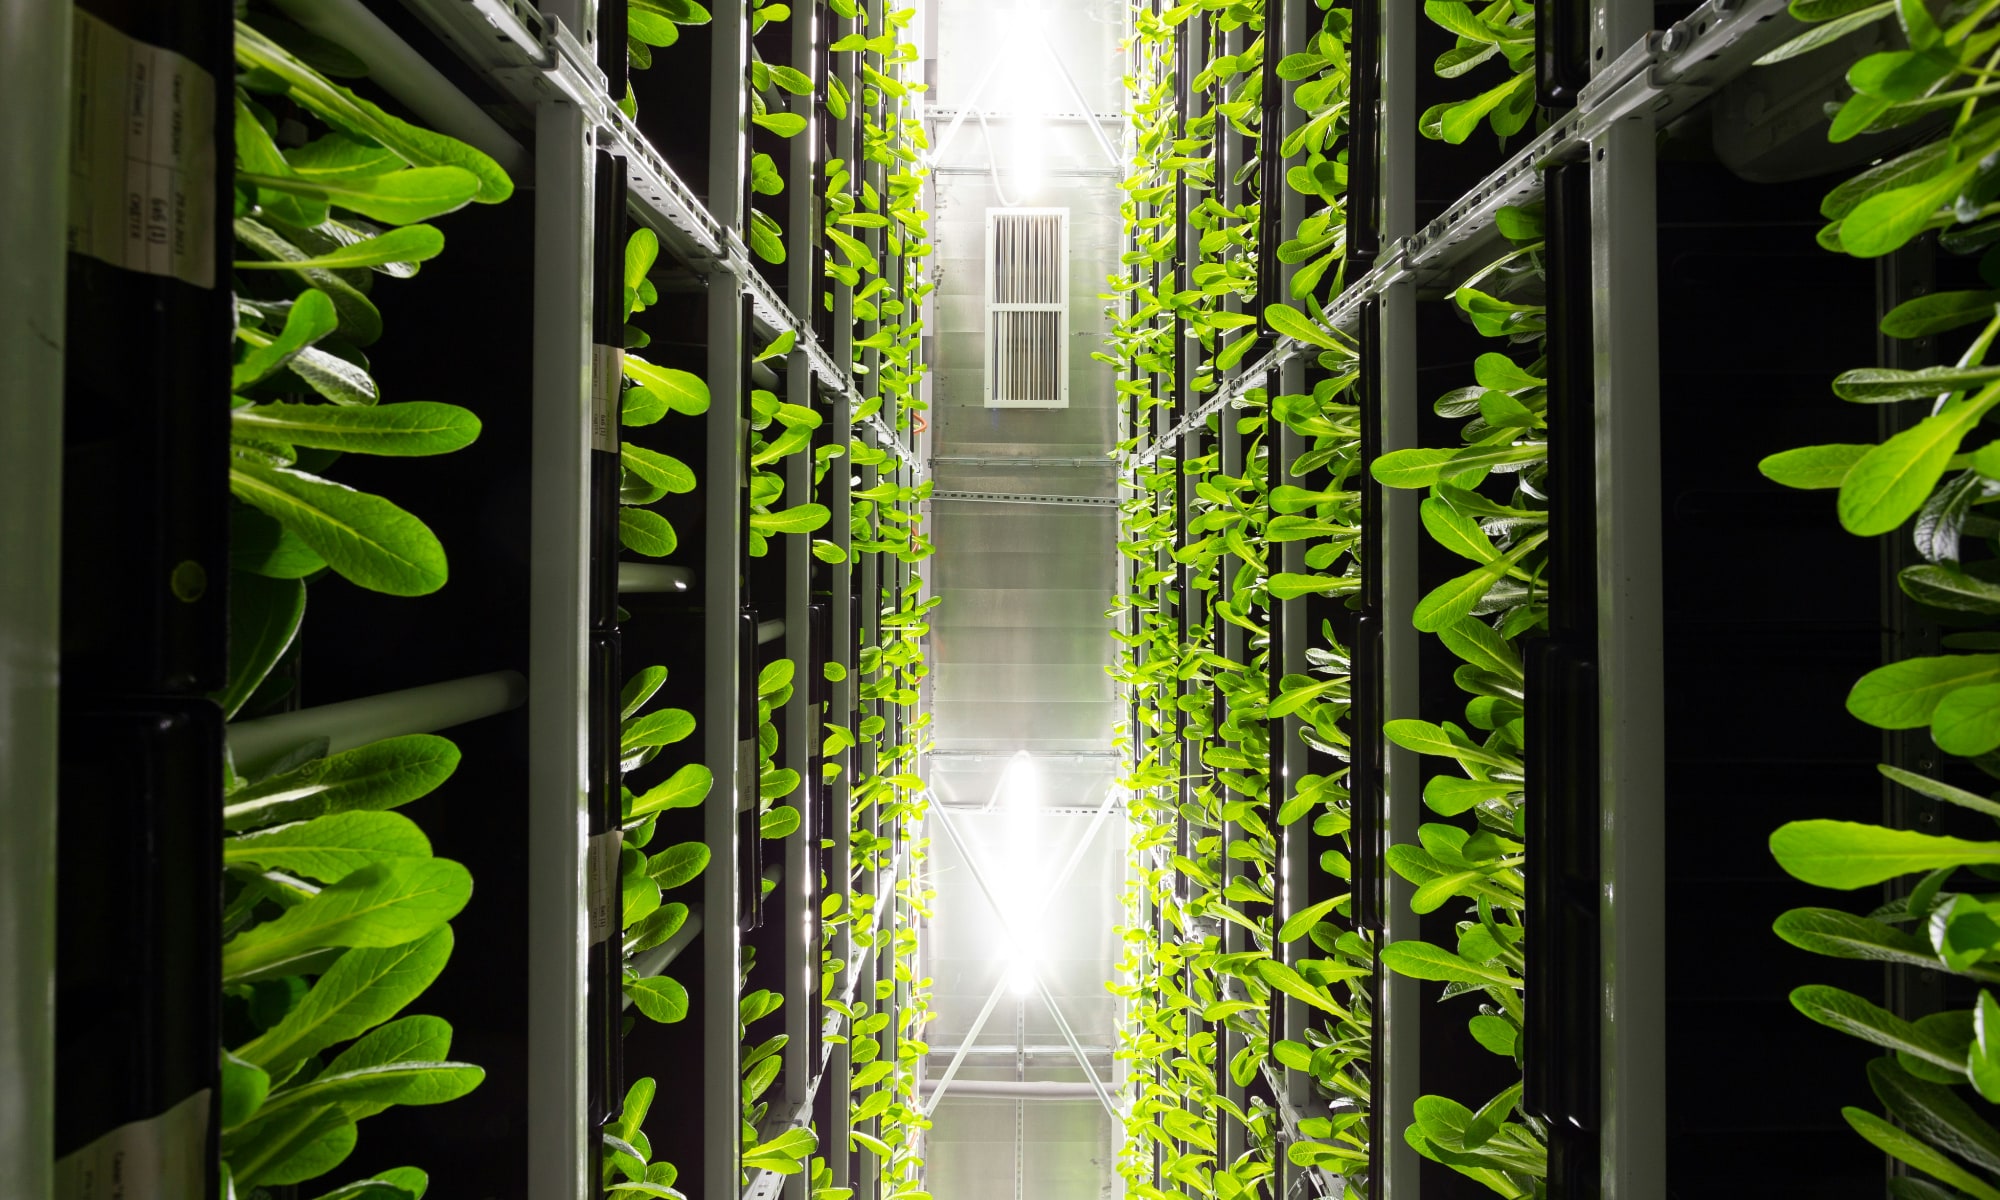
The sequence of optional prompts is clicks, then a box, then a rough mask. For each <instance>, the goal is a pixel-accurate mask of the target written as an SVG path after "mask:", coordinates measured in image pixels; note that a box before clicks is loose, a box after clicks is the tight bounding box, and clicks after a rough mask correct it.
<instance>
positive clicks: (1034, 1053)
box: [927, 1043, 1118, 1058]
mask: <svg viewBox="0 0 2000 1200" xmlns="http://www.w3.org/2000/svg"><path fill="white" fill-rule="evenodd" d="M1083 1049H1084V1053H1086V1054H1091V1055H1096V1056H1100V1057H1101V1056H1103V1055H1106V1054H1116V1053H1117V1052H1118V1048H1117V1047H1116V1046H1085V1047H1084V1048H1083ZM1072 1053H1074V1051H1072V1050H1071V1049H1070V1048H1069V1047H1068V1046H1002V1045H998V1044H994V1043H989V1044H987V1045H984V1046H972V1047H970V1048H968V1049H967V1050H966V1054H967V1056H968V1057H970V1056H974V1055H981V1054H1008V1055H1013V1054H1025V1055H1027V1056H1028V1057H1029V1058H1047V1057H1049V1056H1050V1055H1067V1054H1072ZM927 1057H930V1058H943V1057H944V1054H943V1052H942V1051H937V1050H933V1051H931V1053H930V1054H929V1055H928V1056H927Z"/></svg>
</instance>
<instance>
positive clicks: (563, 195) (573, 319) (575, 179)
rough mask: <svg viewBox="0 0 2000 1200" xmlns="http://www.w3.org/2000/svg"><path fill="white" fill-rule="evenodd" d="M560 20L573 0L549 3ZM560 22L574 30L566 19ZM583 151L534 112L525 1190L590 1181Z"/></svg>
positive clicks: (574, 124)
mask: <svg viewBox="0 0 2000 1200" xmlns="http://www.w3.org/2000/svg"><path fill="white" fill-rule="evenodd" d="M544 15H545V16H546V17H548V18H550V19H553V20H562V21H564V22H565V23H566V24H569V23H572V22H581V21H582V20H583V19H584V18H585V16H586V14H585V12H584V11H583V8H582V4H581V3H579V2H578V0H551V2H550V3H549V4H548V5H547V7H546V8H545V10H544ZM572 27H573V28H575V27H577V26H575V25H572ZM593 154H594V148H593V147H592V145H591V130H590V124H589V119H588V117H587V115H586V114H585V112H584V110H583V109H582V108H581V107H580V106H579V105H578V104H576V103H575V102H574V101H572V100H571V99H570V98H568V97H565V96H555V97H552V98H549V99H544V100H543V101H541V103H540V104H538V105H537V106H536V108H535V163H534V169H535V251H534V256H535V268H534V289H535V293H534V295H535V299H534V336H535V355H534V368H533V370H534V375H533V381H532V386H533V403H534V418H533V419H534V434H535V436H534V452H533V453H534V459H533V462H532V471H533V484H532V488H533V516H532V518H531V520H532V526H531V529H530V554H531V566H530V573H529V598H528V604H529V615H528V620H529V633H528V664H529V665H528V677H529V696H528V730H529V734H528V736H529V744H530V750H529V763H528V788H529V792H528V794H529V795H530V796H531V797H533V799H534V803H533V804H532V805H531V806H530V808H529V816H528V846H529V850H528V876H529V878H528V963H529V978H530V980H531V981H532V983H531V986H530V990H529V996H528V1130H529V1133H528V1186H527V1191H528V1194H529V1195H530V1196H533V1197H535V1200H567V1198H572V1197H574V1198H576V1200H583V1198H584V1197H586V1196H588V1195H590V1194H591V1191H592V1188H593V1186H594V1184H595V1171H596V1164H597V1160H596V1156H595V1153H594V1148H595V1145H596V1139H595V1137H594V1136H593V1132H592V1130H591V1121H590V1116H589V1113H588V1112H587V1111H586V1108H587V1104H586V1098H587V1096H588V1092H589V1062H588V1057H587V1051H586V1047H585V1041H586V1031H587V1029H588V1025H589V1020H588V1014H589V1007H588V990H589V970H588V967H589V952H588V946H589V942H590V938H589V932H588V908H587V904H586V897H585V894H584V891H585V881H584V877H585V861H584V859H585V855H586V851H587V838H586V834H587V831H588V829H589V821H590V811H589V719H590V716H589V714H590V704H589V692H590V669H589V636H588V631H589V629H590V538H589V536H588V534H587V531H588V530H589V529H590V522H591V506H590V492H591V488H590V446H591V438H590V433H591V431H590V416H591V405H590V394H589V383H590V364H591V345H592V332H593V331H592V328H591V316H592V312H593V305H592V295H591V292H592V287H593V279H592V273H591V266H592V262H593V260H594V254H593V249H594V246H593V240H592V225H593V220H594V213H595V206H594V203H593V197H592V191H593V189H594V185H595V176H596V170H595V159H594V157H593Z"/></svg>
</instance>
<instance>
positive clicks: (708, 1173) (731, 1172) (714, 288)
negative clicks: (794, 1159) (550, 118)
mask: <svg viewBox="0 0 2000 1200" xmlns="http://www.w3.org/2000/svg"><path fill="white" fill-rule="evenodd" d="M713 12H714V20H713V24H712V27H711V39H712V42H711V48H710V55H711V56H710V60H709V72H710V75H709V126H708V179H709V188H708V209H709V213H710V215H711V216H712V217H713V218H714V219H715V222H716V224H717V225H718V226H720V227H721V228H722V229H723V230H724V231H725V232H727V233H733V234H735V235H736V237H737V238H738V239H740V238H741V237H742V233H743V228H744V224H745V222H746V221H747V219H748V216H749V214H748V212H747V211H746V208H747V204H746V200H747V197H746V195H745V184H744V181H745V180H747V179H748V170H749V158H748V154H749V136H750V135H749V128H750V120H749V82H748V78H747V75H748V71H749V69H750V6H749V5H748V4H746V3H744V0H722V2H721V3H718V4H716V5H715V6H714V9H713ZM750 270H751V271H753V272H754V270H755V268H754V267H753V268H750ZM747 307H748V302H747V301H746V299H745V298H744V296H743V294H742V292H741V291H739V290H738V288H737V287H736V286H735V285H734V283H733V282H732V281H731V279H730V277H729V276H728V275H727V274H726V273H723V272H720V271H718V272H717V273H716V274H714V275H712V276H710V278H709V282H708V389H709V397H710V399H709V409H708V433H707V450H706V466H707V470H706V473H705V474H706V479H705V480H704V486H705V487H706V489H707V493H708V500H707V515H706V518H705V522H704V529H703V532H704V534H705V537H706V543H707V545H706V558H705V561H704V562H703V564H702V569H703V577H702V589H703V590H702V600H703V606H704V611H703V617H702V628H703V642H704V645H705V647H706V649H705V653H704V657H703V662H704V678H703V681H702V684H703V686H702V713H701V728H702V731H703V740H702V748H703V752H704V755H705V757H706V758H707V759H708V765H709V770H710V771H712V772H714V774H715V786H714V787H713V789H712V790H711V791H710V792H709V797H708V802H707V803H706V804H705V805H703V807H702V838H703V840H704V841H705V842H706V843H707V844H708V852H709V865H708V870H706V871H704V872H703V873H702V906H703V920H704V926H705V928H706V930H707V936H706V937H705V938H703V939H702V942H703V948H702V961H701V967H702V970H701V1002H700V1012H701V1022H702V1031H701V1045H702V1066H701V1078H702V1081H701V1128H702V1172H701V1194H702V1195H703V1196H707V1197H711V1198H715V1200H720V1198H721V1197H726V1196H734V1195H735V1194H736V1193H737V1189H738V1188H739V1187H740V1185H741V1178H742V1176H741V1167H740V1164H739V1158H740V1156H741V1152H742V1139H741V1137H740V1136H739V1130H740V1126H741V1120H742V1117H741V1111H742V1095H741V1079H740V1076H739V1073H738V1070H737V1061H738V1059H739V1058H740V1057H741V1054H742V1046H741V1042H740V1034H739V1027H740V1021H739V1016H738V1007H737V1002H738V998H739V995H738V993H739V989H740V987H741V982H740V971H741V966H742V948H741V936H742V935H741V928H740V915H739V914H740V908H741V905H740V900H741V896H742V888H741V884H740V880H739V879H738V873H739V870H740V864H739V861H738V837H737V833H738V829H739V826H740V824H741V820H740V817H739V814H738V808H739V806H740V805H741V803H742V799H743V796H744V789H745V787H746V780H745V778H744V776H745V775H748V776H749V777H750V778H749V780H748V781H747V786H748V787H749V788H750V789H751V793H750V794H751V795H752V797H753V798H754V796H755V791H754V789H755V786H756V785H755V778H756V768H757V751H756V745H755V742H754V739H755V737H756V731H755V730H754V729H752V730H751V731H750V737H751V738H752V739H753V741H752V742H751V744H750V745H749V746H748V747H745V746H744V744H743V743H742V741H741V740H740V739H741V738H742V736H743V731H742V730H740V729H739V728H738V724H739V721H740V718H741V704H742V699H743V697H742V695H741V693H742V688H743V680H742V673H743V663H742V653H743V648H742V640H743V639H742V634H741V630H740V626H741V622H742V613H741V610H742V606H743V598H744V585H743V547H744V541H743V538H744V533H745V528H744V527H745V519H744V511H745V508H746V505H747V497H746V493H745V490H744V489H745V487H746V486H747V482H748V481H747V479H746V477H745V466H746V459H745V439H746V436H747V435H746V432H745V421H744V419H743V413H744V411H745V409H744V405H745V396H744V386H745V374H746V364H745V359H744V344H745V342H744V339H745V337H746V336H747V334H748V329H747V326H748V324H749V322H748V321H747V319H746V313H745V310H746V308H747ZM753 807H754V803H753Z"/></svg>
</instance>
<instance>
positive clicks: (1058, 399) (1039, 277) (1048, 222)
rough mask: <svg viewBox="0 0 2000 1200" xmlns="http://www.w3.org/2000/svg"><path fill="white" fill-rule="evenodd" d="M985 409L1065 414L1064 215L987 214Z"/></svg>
mask: <svg viewBox="0 0 2000 1200" xmlns="http://www.w3.org/2000/svg"><path fill="white" fill-rule="evenodd" d="M986 407H988V408H1068V407H1069V210H1068V209H1066V208H991V209H987V210H986Z"/></svg>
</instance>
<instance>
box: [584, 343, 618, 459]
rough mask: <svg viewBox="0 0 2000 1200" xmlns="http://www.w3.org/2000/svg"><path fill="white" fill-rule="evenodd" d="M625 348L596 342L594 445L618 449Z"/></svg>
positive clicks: (592, 385) (592, 369)
mask: <svg viewBox="0 0 2000 1200" xmlns="http://www.w3.org/2000/svg"><path fill="white" fill-rule="evenodd" d="M624 379H625V351H624V350H623V349H622V348H621V347H618V346H605V345H601V344H600V345H594V346H592V347H591V355H590V448H591V449H592V450H603V451H605V452H606V453H610V454H615V453H617V451H618V413H619V409H620V406H621V404H622V402H623V393H624Z"/></svg>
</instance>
